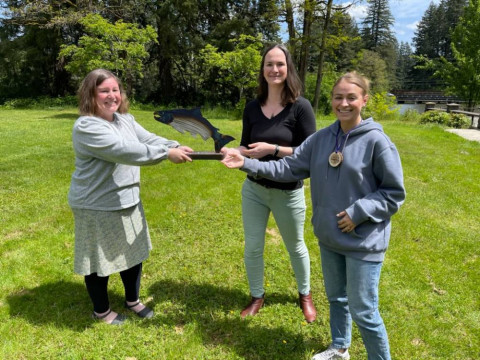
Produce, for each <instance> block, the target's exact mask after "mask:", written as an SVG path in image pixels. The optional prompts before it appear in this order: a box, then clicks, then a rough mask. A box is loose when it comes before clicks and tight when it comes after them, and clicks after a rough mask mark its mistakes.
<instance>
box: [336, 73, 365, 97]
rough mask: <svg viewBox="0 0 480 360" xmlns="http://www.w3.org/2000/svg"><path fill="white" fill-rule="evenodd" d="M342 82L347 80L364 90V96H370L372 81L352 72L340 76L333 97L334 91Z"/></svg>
mask: <svg viewBox="0 0 480 360" xmlns="http://www.w3.org/2000/svg"><path fill="white" fill-rule="evenodd" d="M342 80H345V81H346V82H348V83H350V84H355V85H357V86H358V87H359V88H361V89H362V92H363V95H364V96H365V95H368V93H369V91H370V80H368V79H367V78H366V77H365V76H363V75H361V74H359V73H357V72H356V71H350V72H347V73H345V74H344V75H342V76H340V77H339V78H338V80H337V81H336V82H335V84H334V85H333V87H332V95H333V90H334V89H335V87H336V86H337V85H338V84H339V83H340V81H342Z"/></svg>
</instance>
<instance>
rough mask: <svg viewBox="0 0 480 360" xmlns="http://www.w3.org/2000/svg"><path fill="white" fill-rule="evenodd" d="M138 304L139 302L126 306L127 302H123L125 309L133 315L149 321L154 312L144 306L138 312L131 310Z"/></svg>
mask: <svg viewBox="0 0 480 360" xmlns="http://www.w3.org/2000/svg"><path fill="white" fill-rule="evenodd" d="M138 304H140V301H138V302H136V303H135V304H133V305H128V304H127V302H126V301H125V308H126V309H128V310H130V311H133V312H134V313H135V314H137V316H138V317H141V318H142V319H151V318H152V317H153V315H154V312H153V310H152V309H150V308H149V307H147V306H145V307H144V308H143V309H142V310H140V311H138V312H137V311H135V310H133V308H134V307H135V306H137V305H138Z"/></svg>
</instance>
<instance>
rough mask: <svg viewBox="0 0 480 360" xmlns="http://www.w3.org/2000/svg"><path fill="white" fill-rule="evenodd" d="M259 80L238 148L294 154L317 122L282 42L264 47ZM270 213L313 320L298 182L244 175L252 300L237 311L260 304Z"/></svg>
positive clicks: (265, 155) (257, 153)
mask: <svg viewBox="0 0 480 360" xmlns="http://www.w3.org/2000/svg"><path fill="white" fill-rule="evenodd" d="M258 80H259V86H258V97H257V99H255V100H253V101H251V102H249V103H248V104H247V105H246V107H245V110H244V114H243V131H242V140H241V142H240V147H239V148H238V149H237V150H238V151H239V152H240V153H241V154H242V155H244V156H248V157H251V158H256V159H260V160H261V161H268V160H272V159H279V158H282V157H285V156H289V155H292V154H293V152H294V149H295V147H297V146H298V145H300V144H301V143H302V142H303V141H304V140H305V139H306V138H307V137H308V136H309V135H311V134H313V133H314V132H315V130H316V123H315V115H314V113H313V110H312V106H311V105H310V103H309V101H308V100H306V99H305V98H303V97H301V96H300V91H301V87H302V85H301V82H300V80H299V78H298V75H297V72H296V70H295V67H294V65H293V61H292V58H291V55H290V53H289V51H288V50H287V49H286V47H285V46H283V45H273V46H271V47H269V48H268V49H267V50H266V51H265V53H264V55H263V58H262V63H261V67H260V74H259V77H258ZM231 150H232V149H230V151H231ZM270 212H272V213H273V216H274V218H275V221H276V223H277V226H278V229H279V231H280V234H281V235H282V238H283V241H284V244H285V246H286V248H287V251H288V253H289V255H290V261H291V264H292V267H293V270H294V273H295V277H296V280H297V286H298V291H299V299H300V307H301V308H302V310H303V314H304V316H305V319H306V320H307V322H312V321H314V320H315V318H316V310H315V306H314V305H313V301H312V296H311V293H310V257H309V254H308V249H307V247H306V245H305V242H304V239H303V226H304V222H305V196H304V191H303V182H302V181H298V182H294V183H281V182H276V181H272V180H268V179H264V178H252V177H248V178H247V179H246V180H245V182H244V184H243V187H242V217H243V226H244V233H245V253H244V261H245V267H246V270H247V277H248V281H249V286H250V294H251V296H252V299H251V301H250V303H249V304H248V305H247V306H246V308H245V309H243V311H242V312H241V316H242V318H244V317H246V316H247V315H255V314H257V313H258V311H259V310H260V308H261V307H262V306H263V303H264V298H265V289H264V283H263V277H264V262H263V252H264V246H265V232H266V228H267V222H268V218H269V216H270Z"/></svg>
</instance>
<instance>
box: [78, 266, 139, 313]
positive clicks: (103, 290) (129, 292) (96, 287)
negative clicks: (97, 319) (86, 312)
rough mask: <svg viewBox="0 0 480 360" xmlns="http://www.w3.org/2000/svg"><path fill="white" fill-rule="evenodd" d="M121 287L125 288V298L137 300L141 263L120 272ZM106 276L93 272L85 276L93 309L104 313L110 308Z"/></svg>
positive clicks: (131, 300)
mask: <svg viewBox="0 0 480 360" xmlns="http://www.w3.org/2000/svg"><path fill="white" fill-rule="evenodd" d="M120 277H121V278H122V282H123V287H124V288H125V300H126V301H130V302H133V301H137V300H138V296H139V293H140V279H141V277H142V263H140V264H138V265H135V266H134V267H131V268H130V269H127V270H124V271H121V272H120ZM108 278H109V276H98V275H97V273H93V274H90V275H86V276H85V285H86V286H87V291H88V295H90V299H92V302H93V311H95V312H96V313H99V314H100V313H104V312H106V311H107V310H108V309H109V308H110V303H109V301H108V292H107V286H108Z"/></svg>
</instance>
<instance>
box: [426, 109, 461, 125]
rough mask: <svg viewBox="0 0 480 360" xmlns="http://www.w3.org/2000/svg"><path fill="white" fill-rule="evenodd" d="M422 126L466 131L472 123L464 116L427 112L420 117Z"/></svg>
mask: <svg viewBox="0 0 480 360" xmlns="http://www.w3.org/2000/svg"><path fill="white" fill-rule="evenodd" d="M420 124H438V125H443V126H446V127H452V128H455V129H465V128H468V127H469V126H470V121H469V119H468V117H467V116H465V115H463V114H452V113H446V112H439V111H427V112H425V113H423V114H422V115H421V116H420Z"/></svg>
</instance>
